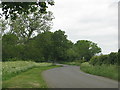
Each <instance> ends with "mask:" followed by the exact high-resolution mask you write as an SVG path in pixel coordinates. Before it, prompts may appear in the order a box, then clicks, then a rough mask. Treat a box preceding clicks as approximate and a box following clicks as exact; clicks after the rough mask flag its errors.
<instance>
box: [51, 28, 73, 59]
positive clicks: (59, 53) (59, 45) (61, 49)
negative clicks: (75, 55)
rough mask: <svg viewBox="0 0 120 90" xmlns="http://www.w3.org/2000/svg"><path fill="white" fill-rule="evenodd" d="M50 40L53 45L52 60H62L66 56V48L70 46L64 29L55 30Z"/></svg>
mask: <svg viewBox="0 0 120 90" xmlns="http://www.w3.org/2000/svg"><path fill="white" fill-rule="evenodd" d="M52 41H53V45H54V49H53V50H54V51H53V52H54V54H53V55H54V60H55V61H64V60H66V58H67V49H69V48H70V47H71V42H70V41H69V40H68V39H67V35H65V32H64V31H61V30H58V31H55V32H54V34H53V36H52Z"/></svg>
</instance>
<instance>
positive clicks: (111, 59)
mask: <svg viewBox="0 0 120 90" xmlns="http://www.w3.org/2000/svg"><path fill="white" fill-rule="evenodd" d="M117 63H118V53H113V52H111V53H110V54H108V55H100V56H94V57H92V58H91V60H90V64H92V65H102V64H116V65H117Z"/></svg>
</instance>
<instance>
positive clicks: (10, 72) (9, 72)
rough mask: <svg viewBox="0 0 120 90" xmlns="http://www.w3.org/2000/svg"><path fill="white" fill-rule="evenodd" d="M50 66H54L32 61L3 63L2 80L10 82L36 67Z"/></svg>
mask: <svg viewBox="0 0 120 90" xmlns="http://www.w3.org/2000/svg"><path fill="white" fill-rule="evenodd" d="M50 65H52V63H35V62H32V61H9V62H2V80H8V79H10V78H11V77H14V76H16V75H18V74H19V73H21V72H25V71H27V70H29V69H32V68H35V67H39V66H50Z"/></svg>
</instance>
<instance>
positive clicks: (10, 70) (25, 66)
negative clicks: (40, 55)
mask: <svg viewBox="0 0 120 90" xmlns="http://www.w3.org/2000/svg"><path fill="white" fill-rule="evenodd" d="M55 67H59V66H53V65H52V63H35V62H31V61H14V62H3V63H2V73H3V78H2V80H3V83H2V86H3V88H11V87H12V88H45V87H47V84H46V83H45V81H44V80H43V77H42V74H41V73H42V71H44V70H47V69H51V68H55Z"/></svg>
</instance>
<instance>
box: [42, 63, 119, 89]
mask: <svg viewBox="0 0 120 90" xmlns="http://www.w3.org/2000/svg"><path fill="white" fill-rule="evenodd" d="M42 74H43V77H44V79H45V81H46V82H47V84H48V86H49V88H118V82H117V81H115V80H111V79H108V78H105V77H101V76H95V75H90V74H87V73H84V72H82V71H81V70H80V67H79V66H70V65H63V67H59V68H54V69H50V70H47V71H44V72H43V73H42Z"/></svg>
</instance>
